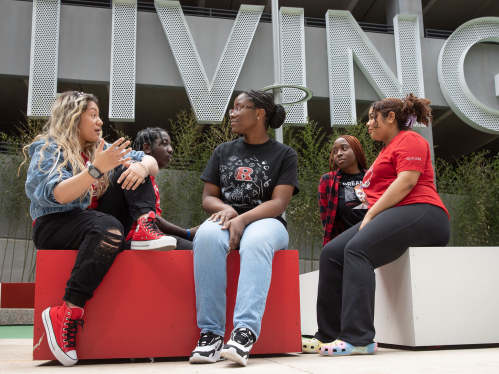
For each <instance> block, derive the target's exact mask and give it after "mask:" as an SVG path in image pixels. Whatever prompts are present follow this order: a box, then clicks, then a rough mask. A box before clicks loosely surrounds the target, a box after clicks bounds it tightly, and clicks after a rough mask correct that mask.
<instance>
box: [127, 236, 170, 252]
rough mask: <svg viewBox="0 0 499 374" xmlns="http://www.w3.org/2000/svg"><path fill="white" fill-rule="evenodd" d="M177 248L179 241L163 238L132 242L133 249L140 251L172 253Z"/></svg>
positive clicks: (168, 237) (167, 237)
mask: <svg viewBox="0 0 499 374" xmlns="http://www.w3.org/2000/svg"><path fill="white" fill-rule="evenodd" d="M175 248H177V239H175V238H173V237H171V236H163V237H162V238H161V239H155V240H145V241H132V245H131V249H133V250H138V251H150V250H154V251H172V250H174V249H175Z"/></svg>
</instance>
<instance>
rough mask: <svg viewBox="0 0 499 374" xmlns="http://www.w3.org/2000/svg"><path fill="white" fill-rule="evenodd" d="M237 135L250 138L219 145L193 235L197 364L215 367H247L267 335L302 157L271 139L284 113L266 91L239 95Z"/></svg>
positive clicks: (208, 169) (206, 177)
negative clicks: (235, 263)
mask: <svg viewBox="0 0 499 374" xmlns="http://www.w3.org/2000/svg"><path fill="white" fill-rule="evenodd" d="M229 113H230V119H231V127H232V132H233V133H235V134H241V135H243V137H241V138H239V139H237V140H234V141H232V142H227V143H223V144H220V145H219V146H218V147H217V148H216V149H215V151H214V153H213V155H212V156H211V158H210V161H209V162H208V165H207V166H206V168H205V170H204V172H203V174H202V175H201V179H202V180H203V181H204V182H205V183H204V191H203V209H204V210H205V211H206V212H208V213H210V214H211V217H210V218H209V219H208V220H207V221H205V222H204V223H203V224H202V225H201V226H200V227H199V229H198V231H197V233H196V237H195V238H194V280H195V284H196V308H197V323H198V327H199V328H200V329H201V338H200V339H199V342H198V344H197V346H196V348H195V349H194V351H193V352H192V354H191V358H190V360H189V362H191V363H213V362H217V361H219V360H220V359H221V357H225V358H227V359H229V360H232V361H234V362H236V363H239V364H241V365H243V366H246V363H247V361H248V357H249V352H250V350H251V348H252V346H253V344H254V343H255V342H256V340H257V339H258V336H259V335H260V327H261V321H262V317H263V312H264V309H265V302H266V299H267V293H268V290H269V286H270V279H271V274H272V259H273V257H274V253H275V252H276V251H279V250H281V249H286V247H287V245H288V240H289V237H288V233H287V231H286V222H285V221H284V219H283V218H282V213H283V212H284V211H285V209H286V207H287V205H288V203H289V201H290V200H291V196H292V195H293V194H296V193H298V175H297V174H298V171H297V155H296V152H295V151H294V150H293V148H291V147H288V146H286V145H283V144H280V143H278V142H276V141H275V140H273V139H270V138H269V136H268V134H267V130H268V128H269V127H272V128H279V127H280V126H281V125H282V124H283V122H284V119H285V116H286V114H285V111H284V108H283V107H282V106H281V105H276V104H275V103H274V100H273V99H272V97H271V96H270V95H268V94H266V93H263V92H260V91H249V92H244V93H242V94H240V95H239V96H238V97H237V98H236V100H235V101H234V109H231V110H230V112H229ZM235 249H239V254H240V256H241V270H240V274H239V283H238V290H237V300H236V306H235V309H234V331H233V332H232V334H231V337H230V340H229V341H228V342H227V344H226V345H225V346H224V342H223V336H224V334H225V305H226V294H225V290H226V287H227V271H226V261H227V255H228V253H230V252H231V251H233V250H235Z"/></svg>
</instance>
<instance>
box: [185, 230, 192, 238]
mask: <svg viewBox="0 0 499 374" xmlns="http://www.w3.org/2000/svg"><path fill="white" fill-rule="evenodd" d="M186 230H187V240H189V239H190V238H191V231H190V230H189V229H186Z"/></svg>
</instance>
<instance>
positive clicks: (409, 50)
mask: <svg viewBox="0 0 499 374" xmlns="http://www.w3.org/2000/svg"><path fill="white" fill-rule="evenodd" d="M393 24H394V33H395V53H396V59H397V73H398V79H397V77H396V76H395V75H394V74H393V72H392V71H391V69H390V68H389V67H388V65H387V64H386V62H385V61H384V60H383V58H382V57H381V55H380V54H379V52H378V51H377V50H376V48H375V47H374V45H373V44H372V43H371V41H370V40H369V38H368V37H367V35H366V34H365V33H364V31H362V29H361V28H360V26H359V24H358V23H357V21H355V19H354V18H353V16H352V14H351V13H350V12H348V11H339V10H329V11H328V12H327V13H326V30H327V49H328V75H329V99H330V110H331V125H332V126H334V125H340V126H346V125H352V124H354V123H355V122H356V121H357V115H356V111H355V86H354V76H353V61H355V63H356V64H357V66H358V67H359V68H360V70H361V71H362V72H363V73H364V75H365V76H366V78H367V80H368V81H369V83H371V85H372V86H373V88H374V90H375V91H376V92H377V93H378V95H379V96H380V98H385V97H397V98H400V99H401V98H403V97H405V96H406V94H408V93H410V92H412V93H413V94H414V95H416V96H418V97H424V83H423V68H422V66H423V65H422V61H421V42H420V36H419V25H418V19H417V16H413V15H400V14H399V15H397V16H395V17H394V19H393Z"/></svg>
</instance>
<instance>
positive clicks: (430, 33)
mask: <svg viewBox="0 0 499 374" xmlns="http://www.w3.org/2000/svg"><path fill="white" fill-rule="evenodd" d="M18 1H29V2H32V1H33V0H18ZM61 3H62V4H65V5H76V6H86V7H94V8H108V9H109V8H111V6H112V0H61ZM137 10H138V11H139V12H156V9H155V7H154V2H153V0H151V1H140V0H139V1H137ZM182 10H183V12H184V14H185V15H186V16H194V17H207V18H223V19H236V16H237V12H238V11H237V10H229V9H216V8H201V7H194V6H185V5H182ZM260 22H265V23H271V22H272V16H271V14H270V13H263V14H262V17H261V18H260ZM305 26H306V27H320V28H325V27H326V20H325V19H324V18H314V17H305ZM359 26H360V28H361V29H362V30H363V31H365V32H376V33H382V34H393V26H390V25H384V24H377V23H368V22H359ZM451 34H452V31H446V30H434V29H425V37H427V38H438V39H447V38H448V37H449V36H450V35H451Z"/></svg>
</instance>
